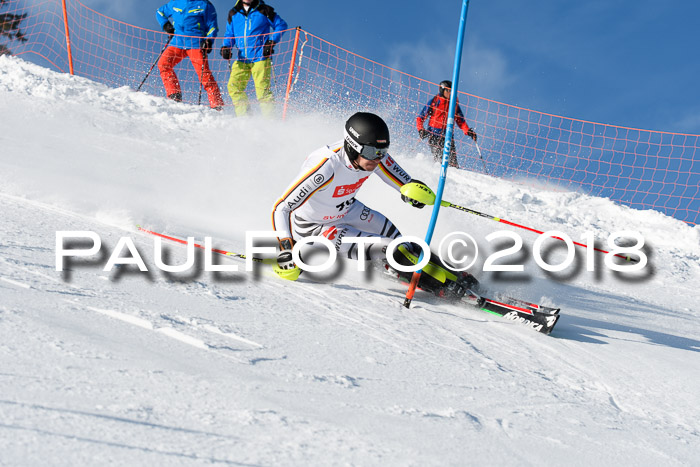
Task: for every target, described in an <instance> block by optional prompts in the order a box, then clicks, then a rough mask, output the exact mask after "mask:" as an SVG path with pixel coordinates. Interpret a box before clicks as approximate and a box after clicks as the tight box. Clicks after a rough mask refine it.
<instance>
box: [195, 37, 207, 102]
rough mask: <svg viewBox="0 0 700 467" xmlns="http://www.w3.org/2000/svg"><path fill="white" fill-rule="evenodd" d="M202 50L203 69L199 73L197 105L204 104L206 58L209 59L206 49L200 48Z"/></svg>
mask: <svg viewBox="0 0 700 467" xmlns="http://www.w3.org/2000/svg"><path fill="white" fill-rule="evenodd" d="M199 50H200V51H201V52H202V71H201V73H199V99H197V105H202V88H203V87H204V60H206V59H207V55H206V54H205V53H204V49H199Z"/></svg>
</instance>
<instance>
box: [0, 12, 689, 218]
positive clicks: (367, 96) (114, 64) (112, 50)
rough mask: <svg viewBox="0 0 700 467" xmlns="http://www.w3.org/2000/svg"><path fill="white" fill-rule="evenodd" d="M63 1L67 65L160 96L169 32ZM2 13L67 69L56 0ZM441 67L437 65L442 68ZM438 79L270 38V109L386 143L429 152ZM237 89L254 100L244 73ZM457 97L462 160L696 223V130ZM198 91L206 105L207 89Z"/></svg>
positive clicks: (195, 87) (184, 68) (220, 70)
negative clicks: (18, 18)
mask: <svg viewBox="0 0 700 467" xmlns="http://www.w3.org/2000/svg"><path fill="white" fill-rule="evenodd" d="M65 4H66V17H67V26H68V31H69V34H70V48H71V54H70V55H71V57H72V62H73V63H72V64H73V70H74V73H75V74H76V75H79V76H83V77H86V78H90V79H92V80H94V81H97V82H100V83H104V84H106V85H108V86H112V87H119V86H128V87H131V88H133V89H137V88H138V87H139V86H140V84H141V83H142V82H143V85H142V86H141V88H140V90H141V91H144V92H147V93H150V94H153V95H156V96H165V91H164V87H163V83H162V81H161V79H160V75H159V73H158V68H157V66H156V67H154V68H153V70H152V72H151V73H150V74H149V75H148V77H147V79H145V80H144V78H145V77H146V75H147V73H148V71H149V69H151V67H152V66H153V64H154V63H155V62H156V60H157V58H158V56H159V54H160V52H161V51H162V50H163V47H164V45H165V44H166V41H167V38H168V35H167V34H165V33H163V32H160V31H154V30H149V29H143V28H139V27H136V26H133V25H129V24H126V23H123V22H120V21H117V20H115V19H112V18H109V17H107V16H105V15H103V14H100V13H99V12H97V11H94V10H92V9H90V8H88V7H86V6H85V5H83V4H82V3H81V2H80V1H79V0H66V2H65ZM2 13H13V14H22V13H26V15H27V16H26V18H25V19H24V20H23V21H22V23H21V28H22V31H23V32H24V35H25V37H26V39H27V41H26V42H19V41H16V40H9V43H8V47H9V48H10V49H11V50H12V52H13V53H14V54H15V55H18V56H23V58H26V59H28V60H31V61H34V62H37V63H39V64H43V65H45V66H48V67H53V68H56V69H58V70H60V71H62V72H69V70H70V68H71V67H70V64H69V54H68V47H67V41H66V35H65V31H66V27H65V26H66V24H65V23H64V18H63V11H62V1H61V0H43V1H40V0H34V1H32V2H27V1H20V0H6V1H5V3H4V5H3V6H0V14H2ZM144 14H152V15H153V16H154V23H155V11H153V12H151V11H148V12H144ZM225 16H226V15H225V12H219V23H220V24H219V26H220V32H219V36H220V37H219V38H217V39H216V41H215V43H214V51H213V52H212V54H211V55H209V65H210V68H211V70H212V73H213V75H214V78H215V80H216V82H217V83H218V86H219V87H220V89H221V90H222V96H223V98H224V102H225V105H226V106H231V100H230V98H229V96H228V94H227V91H226V84H227V81H228V78H229V69H230V63H229V62H227V61H226V60H224V59H222V58H221V56H220V55H219V49H220V47H221V45H222V42H223V38H222V36H223V31H224V30H225ZM222 26H223V27H222ZM155 27H156V28H157V25H155ZM5 42H8V40H5ZM450 71H451V70H445V73H446V75H449V74H450ZM175 72H176V73H177V76H178V78H179V80H180V84H181V87H182V91H183V101H184V102H186V103H190V104H196V103H198V102H199V100H200V83H199V79H198V77H197V74H196V72H195V70H194V68H193V66H192V65H191V64H190V63H189V60H187V59H185V60H184V61H183V62H182V63H181V64H180V65H178V66H177V67H176V68H175ZM437 90H438V86H437V84H436V83H431V82H428V81H425V80H422V79H420V78H417V77H415V76H411V75H409V74H406V73H403V72H401V71H399V70H395V69H392V68H390V67H387V66H384V65H382V64H380V63H377V62H374V61H372V60H368V59H366V58H363V57H360V56H359V55H356V54H354V53H352V52H350V51H348V50H345V49H343V48H340V47H338V46H336V45H334V44H332V43H330V42H328V41H325V40H323V39H321V38H320V37H317V36H314V35H313V34H311V33H309V32H306V31H303V30H297V29H291V30H289V31H286V32H285V33H284V35H283V37H282V40H281V42H280V43H278V44H277V45H276V46H275V54H274V56H273V80H272V91H273V94H274V95H275V97H276V100H277V106H278V108H279V113H280V114H284V115H285V116H286V115H293V114H295V113H297V114H298V113H306V112H313V113H325V114H332V115H342V116H347V115H350V114H351V113H353V112H355V111H359V110H363V111H366V110H369V111H374V112H376V113H378V114H379V115H381V116H382V117H384V118H385V120H386V121H387V123H388V124H389V127H390V129H391V131H392V147H394V150H395V151H396V148H397V147H398V149H399V150H400V151H409V152H412V153H416V152H422V153H425V154H429V149H428V146H427V143H426V142H425V141H422V140H420V139H419V137H418V132H417V130H416V124H415V121H416V116H417V115H418V113H419V112H420V111H421V109H422V108H423V106H424V105H426V103H427V102H428V101H429V99H430V98H432V97H433V96H434V95H435V94H436V93H437ZM247 91H248V93H249V94H250V97H251V102H255V98H254V95H255V93H254V86H253V83H252V80H251V82H250V83H249V84H248V90H247ZM458 98H459V102H460V105H461V108H462V111H463V112H464V114H465V117H466V121H467V123H468V124H469V126H470V127H473V128H474V129H475V130H476V132H477V134H478V135H479V139H478V143H479V146H480V148H481V154H479V152H478V151H477V147H476V145H475V144H474V142H473V141H472V140H471V138H468V137H466V136H465V135H464V134H463V132H462V131H460V130H459V129H457V128H455V143H456V150H457V159H458V163H459V165H460V168H462V169H465V170H471V171H475V172H486V173H488V174H489V175H491V176H495V177H500V178H504V179H511V180H528V179H529V180H534V181H536V182H537V183H539V184H543V183H546V185H547V186H549V187H551V188H553V189H558V190H562V189H573V190H583V191H585V192H587V193H589V194H591V195H593V196H600V197H608V198H610V199H612V200H614V201H617V202H619V203H621V204H625V205H628V206H631V207H634V208H638V209H655V210H658V211H660V212H663V213H665V214H667V215H670V216H674V217H676V218H678V219H680V220H683V221H685V222H688V223H690V224H697V223H698V222H700V155H699V153H698V147H699V143H700V141H699V138H700V135H692V134H680V133H669V132H659V131H653V130H642V129H635V128H625V127H620V126H614V125H607V124H603V123H594V122H587V121H582V120H577V119H573V118H568V117H562V116H557V115H551V114H547V113H542V112H537V111H534V110H528V109H524V108H520V107H516V106H512V105H508V104H504V103H501V102H496V101H492V100H489V99H485V98H482V97H478V96H475V95H472V94H469V93H464V92H460V93H459V95H458ZM201 101H202V104H207V99H206V93H204V95H203V96H202V97H201Z"/></svg>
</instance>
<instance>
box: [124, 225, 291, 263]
mask: <svg viewBox="0 0 700 467" xmlns="http://www.w3.org/2000/svg"><path fill="white" fill-rule="evenodd" d="M136 228H137V229H138V230H139V231H140V232H144V233H147V234H149V235H153V236H155V237H160V238H164V239H166V240H170V241H172V242H176V243H181V244H183V245H187V241H186V240H182V239H181V238H177V237H173V236H172V235H165V234H162V233H158V232H154V231H153V230H148V229H144V228H143V227H141V226H140V225H137V226H136ZM194 246H195V248H199V249H201V250H205V248H204V245H202V244H201V243H194ZM211 251H213V252H214V253H218V254H220V255H224V256H229V257H231V258H240V259H248V256H246V255H244V254H242V253H234V252H232V251H226V250H220V249H218V248H212V249H211ZM250 259H252V260H253V261H254V262H256V263H265V264H273V263H275V264H276V263H277V260H275V259H274V258H256V257H254V256H253V257H252V258H250Z"/></svg>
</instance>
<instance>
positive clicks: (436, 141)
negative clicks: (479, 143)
mask: <svg viewBox="0 0 700 467" xmlns="http://www.w3.org/2000/svg"><path fill="white" fill-rule="evenodd" d="M451 92H452V81H443V82H441V83H440V92H438V94H437V95H436V96H434V97H432V98H431V99H430V100H429V101H428V103H427V104H426V105H425V106H424V107H423V110H421V112H420V114H418V118H416V126H417V127H418V135H419V136H420V137H421V139H426V138H428V144H429V145H430V151H431V152H432V153H433V158H434V159H435V160H436V161H439V160H441V159H442V148H443V146H444V145H445V129H446V128H447V110H448V107H449V105H450V93H451ZM456 108H457V111H456V112H455V123H456V124H457V126H458V127H459V128H461V129H462V131H463V132H464V134H465V135H467V136H469V137H470V138H471V139H473V140H474V141H476V132H475V131H474V129H473V128H469V125H467V122H466V121H465V120H464V114H462V109H460V108H459V100H457V101H456ZM426 119H428V128H423V124H424V123H425V120H426ZM450 167H458V165H457V151H456V150H455V142H454V137H453V138H452V144H451V146H450Z"/></svg>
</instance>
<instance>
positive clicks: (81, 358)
mask: <svg viewBox="0 0 700 467" xmlns="http://www.w3.org/2000/svg"><path fill="white" fill-rule="evenodd" d="M0 115H2V131H1V132H0V365H1V366H0V394H1V395H0V464H3V465H66V466H74V465H105V464H110V463H113V464H119V465H198V464H229V465H308V464H312V465H382V466H384V465H420V466H426V465H436V466H437V465H441V466H442V465H465V464H469V465H518V466H520V465H538V466H541V465H616V466H618V465H635V466H636V465H697V463H698V459H700V422H699V420H700V391H699V389H700V308H699V307H698V302H700V287H699V285H700V266H699V264H700V228H699V227H692V226H688V225H686V224H684V223H682V222H680V221H678V220H675V219H672V218H670V217H666V216H664V215H662V214H659V213H658V212H654V211H637V210H632V209H629V208H626V207H621V206H619V205H616V204H614V203H612V202H610V201H609V200H607V199H602V198H595V197H591V196H588V195H586V194H584V193H573V192H555V191H547V190H542V189H539V188H536V187H535V184H534V183H532V182H533V181H523V182H522V183H521V182H513V181H504V180H500V179H493V178H490V177H488V176H486V175H482V174H475V173H472V172H468V171H460V170H450V172H449V174H448V182H447V185H446V188H445V194H444V198H445V199H447V200H449V201H451V202H453V203H456V204H459V205H463V206H466V207H469V208H471V209H474V210H477V211H480V212H483V213H487V214H489V215H492V216H496V217H500V218H504V219H507V220H510V221H513V222H516V223H519V224H522V225H526V226H530V227H533V228H536V229H539V230H556V231H560V232H563V233H565V234H567V235H569V236H570V237H571V238H572V239H573V240H575V241H583V238H584V237H583V235H584V234H586V233H589V234H590V235H592V236H593V237H594V238H595V239H597V240H598V242H599V245H600V246H601V247H603V248H604V249H609V246H608V245H607V243H606V242H607V240H608V238H609V237H610V235H611V234H612V233H613V232H619V231H635V232H639V234H640V235H641V236H642V237H643V239H644V241H645V247H644V251H645V253H646V254H647V255H648V257H649V263H648V265H647V266H646V267H645V268H643V269H642V271H640V272H637V273H630V272H622V273H617V272H614V271H612V270H611V269H610V268H609V267H608V265H606V264H605V262H604V261H603V257H602V255H600V254H598V253H596V256H595V257H594V261H593V262H592V263H591V264H590V266H592V268H593V269H594V270H593V271H589V270H588V266H589V264H588V263H587V259H586V254H585V251H584V250H583V249H579V248H578V247H577V254H576V259H575V261H574V263H573V264H572V265H571V266H570V267H569V268H567V269H566V270H564V271H562V272H556V273H547V272H545V271H544V270H543V269H542V268H541V267H540V266H538V265H537V264H536V263H535V261H534V260H533V258H534V255H535V248H534V244H535V240H536V239H537V236H536V235H535V234H533V233H531V232H527V231H524V230H522V229H516V228H513V227H509V226H506V225H504V224H502V223H497V222H493V221H492V220H489V219H486V218H483V217H479V216H475V215H471V214H467V213H464V212H460V211H457V210H454V209H449V208H442V209H441V211H440V217H439V222H438V226H437V229H436V232H435V237H434V245H437V244H438V243H439V241H440V240H441V239H443V238H445V237H446V236H447V235H448V234H450V233H452V232H467V233H469V234H470V235H472V236H473V237H474V238H475V239H476V240H477V243H478V244H479V247H480V251H481V254H480V256H479V260H478V261H477V263H476V264H475V265H474V266H473V267H472V269H471V270H472V271H473V272H474V273H475V274H476V275H477V276H478V277H479V279H480V280H481V281H482V283H483V284H485V285H486V286H487V288H488V289H489V290H498V291H503V292H506V293H508V294H509V295H512V296H517V297H520V298H523V299H527V300H531V301H536V302H541V303H544V304H548V305H553V306H556V307H561V310H562V311H561V314H562V318H561V319H560V321H559V323H558V324H557V327H556V328H555V330H554V332H553V333H552V335H551V336H545V335H542V334H540V333H536V332H533V331H532V330H531V329H527V328H526V327H524V326H522V325H518V324H517V323H513V322H510V321H505V320H503V319H500V318H498V317H495V316H492V315H489V314H487V313H484V312H482V311H480V310H478V309H476V308H472V307H468V306H466V305H456V304H448V303H445V302H442V301H440V300H438V299H436V298H434V297H431V296H429V295H427V294H426V293H425V292H418V293H417V294H416V297H415V298H414V301H413V306H412V307H411V308H410V309H406V308H403V307H402V302H403V297H404V294H405V290H406V287H405V286H404V285H402V284H400V283H398V282H395V281H392V280H391V279H389V278H388V277H385V276H384V275H383V274H382V273H381V272H378V271H377V270H375V269H369V272H367V273H361V272H358V271H357V270H356V269H357V263H348V264H346V265H345V268H344V269H343V270H341V271H339V272H338V271H337V272H336V273H335V274H327V275H325V276H324V275H320V276H319V275H317V276H316V277H314V276H313V275H306V274H304V275H302V276H301V278H300V279H299V280H298V281H296V282H289V281H283V280H281V279H279V278H277V277H276V276H275V275H274V273H272V271H271V270H270V268H269V267H267V266H262V267H259V268H257V269H256V270H255V271H254V272H246V271H245V263H244V262H243V261H240V260H236V259H231V258H226V257H221V256H219V257H216V258H215V261H216V262H217V264H221V265H227V266H231V265H238V266H239V269H240V270H239V272H221V273H214V272H206V271H204V270H203V267H202V263H203V260H202V258H203V255H200V254H199V253H198V256H197V259H198V261H197V263H196V264H197V266H196V267H195V268H193V269H191V270H189V271H187V272H185V273H165V272H163V271H161V270H160V269H158V268H157V267H156V259H155V252H156V251H155V249H154V246H155V239H154V237H153V236H149V235H147V234H144V233H142V232H139V231H138V230H137V228H136V225H137V224H139V225H142V226H144V227H146V228H149V229H152V230H155V231H158V232H163V233H166V234H172V235H176V236H178V237H187V236H188V235H191V236H195V237H196V238H197V239H198V240H199V241H202V239H203V238H204V237H205V236H210V237H212V238H213V241H214V246H215V247H218V248H225V249H228V250H231V251H235V252H244V249H245V235H246V232H249V231H264V230H269V229H270V228H271V227H270V212H271V208H272V206H273V204H274V202H275V201H276V200H277V199H278V197H279V196H280V195H281V194H282V192H283V191H284V189H285V187H286V186H287V184H288V183H289V182H290V181H291V180H292V178H293V177H294V176H295V174H296V173H297V170H298V168H299V167H300V165H301V162H302V161H303V159H304V158H305V157H306V155H307V154H308V153H310V152H311V151H312V150H314V149H316V148H318V147H320V146H322V145H324V144H330V143H332V142H334V141H337V140H339V139H340V138H341V137H342V124H343V121H344V120H345V119H346V118H347V117H348V115H335V116H328V115H316V116H313V115H312V116H294V117H293V118H290V119H288V120H287V121H266V120H261V119H259V118H257V117H254V116H253V117H250V118H235V117H234V115H233V113H232V112H231V111H230V110H227V111H226V112H224V113H223V114H220V113H216V112H213V111H210V110H208V109H205V108H204V107H195V106H187V105H182V104H176V103H173V102H169V101H166V100H164V99H161V98H157V97H153V96H149V95H146V94H143V93H136V92H133V91H131V90H129V89H126V88H122V89H110V88H107V87H105V86H102V85H99V84H95V83H93V82H90V81H88V80H85V79H81V78H78V77H70V76H67V75H63V74H57V73H54V72H52V71H49V70H46V69H43V68H40V67H37V66H34V65H31V64H28V63H26V62H24V61H22V60H20V59H16V58H9V57H0ZM393 147H395V148H396V149H395V150H394V151H393V156H394V157H395V158H396V159H397V160H398V162H399V163H400V164H401V165H402V166H403V167H404V168H405V169H406V170H407V171H408V172H409V173H411V174H412V175H413V176H414V177H415V178H418V179H421V180H423V181H424V182H426V183H427V184H428V185H430V186H431V187H433V188H434V189H435V188H436V187H437V180H438V175H439V168H438V166H437V165H435V164H433V162H432V160H431V157H429V156H427V155H425V154H423V152H425V148H424V147H422V146H419V145H418V144H417V143H415V142H404V144H403V145H402V144H401V142H399V141H397V142H396V143H395V144H393ZM411 148H412V149H411ZM482 149H483V152H484V156H485V157H486V158H487V159H488V145H487V142H486V141H485V142H484V143H483V146H482ZM358 198H359V199H360V200H361V201H363V202H364V203H365V204H368V205H370V206H372V207H374V208H375V209H378V210H380V211H382V212H383V213H384V214H386V215H388V216H389V217H390V218H391V219H392V220H393V221H394V223H395V224H396V225H397V226H398V227H399V228H400V229H401V231H402V233H403V234H404V235H415V236H418V237H420V238H423V237H424V236H425V233H426V229H427V225H428V220H429V218H430V214H431V213H430V208H429V207H428V208H426V209H423V210H422V211H419V210H416V209H414V208H412V207H410V206H408V205H406V204H405V203H402V202H401V200H400V199H399V196H398V195H397V193H396V192H395V191H393V190H392V189H390V188H389V187H387V186H386V185H384V184H383V183H381V181H379V180H373V181H370V182H368V183H366V184H365V186H364V187H363V189H362V191H361V192H360V194H359V196H358ZM58 231H90V232H94V233H95V234H97V235H98V236H99V238H100V239H101V242H102V250H101V252H100V253H99V254H97V255H94V256H91V257H86V258H80V259H68V260H66V261H65V262H64V263H65V270H64V271H57V270H56V266H57V260H56V235H57V232H58ZM498 231H509V232H513V233H515V234H517V235H518V236H520V237H521V238H522V239H523V248H522V249H521V250H520V251H519V252H517V253H515V254H512V255H510V256H508V257H506V258H503V259H501V260H498V261H497V262H496V263H501V264H503V263H509V264H510V263H512V264H515V263H524V266H525V268H524V271H523V272H509V273H487V272H483V271H481V269H482V268H483V265H484V261H485V259H486V257H487V256H488V255H490V254H492V253H494V252H496V251H498V250H499V249H500V250H502V249H504V248H507V247H508V246H510V245H511V244H512V241H509V240H506V239H505V238H500V239H496V240H494V241H493V242H489V241H487V240H486V237H487V236H488V235H489V234H492V233H494V232H498ZM122 237H128V238H129V239H131V241H132V242H133V243H134V245H135V246H136V249H137V251H138V254H139V255H140V257H142V258H143V261H144V263H145V265H146V266H147V267H148V272H141V271H140V270H139V269H138V268H137V267H136V266H135V265H126V266H118V267H115V268H113V270H112V271H103V267H104V266H105V264H106V263H107V260H108V258H109V256H110V255H111V254H112V253H113V251H114V250H115V247H116V245H117V243H118V242H119V240H120V239H121V238H122ZM624 237H625V238H624V239H622V240H623V241H627V240H629V237H630V235H627V234H626V235H624ZM555 243H557V242H556V241H554V240H551V241H550V242H548V243H545V245H546V246H549V247H548V248H544V249H543V250H546V251H545V253H544V254H543V257H545V258H546V259H547V261H548V262H549V263H551V264H557V263H560V262H561V261H563V260H564V258H565V256H566V247H565V245H564V244H563V243H561V245H559V246H556V247H555V246H554V244H555ZM88 246H89V242H87V244H86V242H84V241H83V242H82V243H76V244H75V245H74V247H82V248H87V247H88ZM163 250H164V251H163V257H164V258H167V259H164V260H165V261H166V262H167V263H168V264H183V263H184V262H185V261H186V259H187V249H186V248H185V246H184V245H179V244H176V243H172V242H166V241H164V242H163ZM124 251H125V252H126V253H127V254H126V255H124V256H128V250H124Z"/></svg>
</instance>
